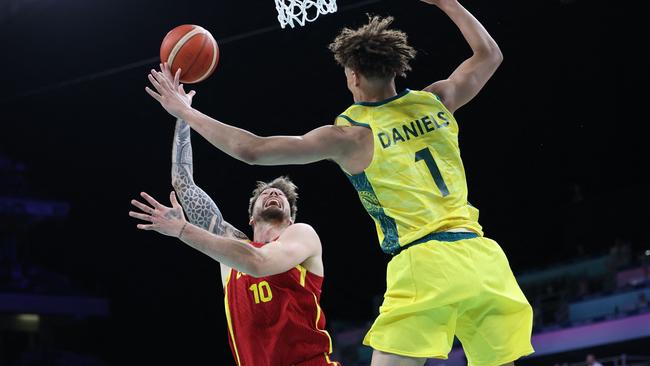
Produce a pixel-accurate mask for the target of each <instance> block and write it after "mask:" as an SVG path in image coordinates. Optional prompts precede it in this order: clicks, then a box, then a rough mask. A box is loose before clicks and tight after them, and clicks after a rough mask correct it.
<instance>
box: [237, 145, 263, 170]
mask: <svg viewBox="0 0 650 366" xmlns="http://www.w3.org/2000/svg"><path fill="white" fill-rule="evenodd" d="M261 145H262V141H261V140H260V141H255V142H253V143H247V144H240V145H238V146H236V147H235V149H234V152H235V158H237V159H238V160H241V161H242V162H244V163H246V164H248V165H258V164H259V163H260V161H261V158H262V151H261V150H262V149H261V148H260V147H261Z"/></svg>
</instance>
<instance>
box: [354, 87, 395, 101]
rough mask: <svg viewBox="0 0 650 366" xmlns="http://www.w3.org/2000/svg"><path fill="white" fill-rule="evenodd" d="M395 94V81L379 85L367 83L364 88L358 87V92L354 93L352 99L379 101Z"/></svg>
mask: <svg viewBox="0 0 650 366" xmlns="http://www.w3.org/2000/svg"><path fill="white" fill-rule="evenodd" d="M395 95H397V91H396V90H395V83H394V82H391V83H385V84H381V85H368V86H367V87H365V88H363V89H362V88H359V90H358V94H357V95H355V96H354V97H355V98H354V101H355V102H356V103H359V102H381V101H384V100H386V99H388V98H390V97H394V96H395Z"/></svg>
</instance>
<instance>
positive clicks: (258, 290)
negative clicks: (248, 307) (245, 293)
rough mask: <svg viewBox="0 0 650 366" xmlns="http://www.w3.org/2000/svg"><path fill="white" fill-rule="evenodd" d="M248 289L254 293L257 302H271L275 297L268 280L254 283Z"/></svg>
mask: <svg viewBox="0 0 650 366" xmlns="http://www.w3.org/2000/svg"><path fill="white" fill-rule="evenodd" d="M248 289H249V290H250V291H251V292H252V293H253V299H254V300H255V303H256V304H259V303H260V302H269V301H271V299H273V293H272V292H271V286H269V283H268V282H266V281H262V282H260V283H254V284H252V285H251V286H250V287H249V288H248Z"/></svg>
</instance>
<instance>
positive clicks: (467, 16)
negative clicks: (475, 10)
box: [422, 0, 503, 113]
mask: <svg viewBox="0 0 650 366" xmlns="http://www.w3.org/2000/svg"><path fill="white" fill-rule="evenodd" d="M422 1H424V2H426V3H428V4H433V5H436V6H438V7H439V8H440V9H441V10H442V11H443V12H445V14H447V16H449V18H450V19H451V20H452V21H453V22H454V24H456V26H457V27H458V29H460V31H461V33H462V34H463V37H465V40H466V41H467V43H468V44H469V46H470V47H471V49H472V52H473V54H472V56H471V57H470V58H468V59H467V60H465V61H464V62H463V63H461V64H460V66H458V68H456V70H454V72H453V73H452V74H451V75H450V76H449V77H448V78H447V79H444V80H440V81H437V82H435V83H433V84H431V85H429V86H428V87H426V88H425V89H424V90H426V91H430V92H432V93H434V94H437V95H438V96H439V97H440V98H441V99H442V102H443V103H444V104H445V106H446V107H447V109H449V111H450V112H452V113H454V112H455V111H456V110H457V109H458V108H460V107H462V106H463V105H465V104H466V103H468V102H469V101H470V100H472V99H473V98H474V97H475V96H476V95H477V94H478V92H479V91H480V90H481V89H482V88H483V86H485V84H486V83H487V81H488V80H489V79H490V77H492V75H493V74H494V72H495V71H496V69H497V68H498V67H499V65H500V64H501V61H502V60H503V55H502V54H501V50H500V49H499V46H498V45H497V43H496V42H495V41H494V39H492V37H491V36H490V34H489V33H488V32H487V30H486V29H485V28H484V27H483V26H482V25H481V23H479V21H478V20H476V18H475V17H474V16H473V15H472V14H471V13H470V12H469V11H467V10H466V9H465V8H464V7H463V6H462V5H461V4H459V3H458V1H457V0H422Z"/></svg>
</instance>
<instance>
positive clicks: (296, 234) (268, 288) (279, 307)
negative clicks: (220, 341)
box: [129, 92, 339, 366]
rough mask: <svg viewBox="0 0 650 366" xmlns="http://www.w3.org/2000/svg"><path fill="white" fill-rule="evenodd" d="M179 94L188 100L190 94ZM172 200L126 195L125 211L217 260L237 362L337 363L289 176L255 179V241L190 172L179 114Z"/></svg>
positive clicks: (317, 263) (307, 230)
mask: <svg viewBox="0 0 650 366" xmlns="http://www.w3.org/2000/svg"><path fill="white" fill-rule="evenodd" d="M183 94H184V95H185V96H186V98H187V99H188V101H189V102H191V98H192V96H193V93H191V92H190V94H185V93H184V92H183ZM172 184H173V186H174V189H175V191H176V192H177V194H178V197H179V198H180V200H181V202H182V203H183V206H184V207H185V212H186V213H187V217H188V218H189V222H188V221H186V220H185V218H184V214H183V209H182V208H181V205H180V204H179V203H178V201H177V200H176V195H175V193H174V192H172V193H171V197H170V199H171V203H172V207H165V206H163V205H162V204H160V203H158V202H157V201H156V200H155V199H153V198H152V197H151V196H149V195H147V194H146V193H144V192H143V193H142V197H143V198H144V199H145V200H146V201H147V202H148V203H149V204H150V205H151V206H148V205H146V204H143V203H141V202H139V201H136V200H133V201H131V202H132V204H133V205H134V206H136V207H137V208H139V209H140V210H142V213H138V212H133V211H132V212H130V213H129V215H130V216H132V217H135V218H138V219H142V220H144V221H148V222H149V224H139V225H138V228H140V229H143V230H155V231H157V232H159V233H161V234H165V235H169V236H175V237H178V238H179V239H181V240H182V241H183V242H185V243H186V244H188V245H190V246H191V247H193V248H195V249H197V250H199V251H201V252H203V253H204V254H207V255H208V256H210V257H212V258H213V259H215V260H217V261H218V262H219V263H220V264H221V280H222V283H223V286H224V292H225V308H226V319H227V321H228V335H229V341H230V346H231V349H232V353H233V357H234V358H235V360H236V362H237V365H238V366H290V365H296V366H321V365H339V364H338V363H336V362H332V361H330V359H329V354H330V353H331V352H332V341H331V339H330V336H329V334H328V333H327V331H326V330H325V315H324V314H323V312H322V310H321V308H320V304H319V302H320V293H321V286H322V283H323V260H322V256H321V255H322V254H321V253H322V249H321V243H320V239H319V237H318V235H317V234H316V232H315V231H314V229H313V228H312V227H311V226H310V225H307V224H302V223H298V224H295V223H294V221H295V217H296V210H297V206H296V201H297V198H298V195H297V193H296V186H295V185H294V184H293V183H292V182H291V181H290V180H289V179H288V178H286V177H280V178H277V179H275V180H273V181H272V182H270V183H264V182H258V184H257V188H256V189H255V190H254V191H253V196H252V197H251V199H250V203H249V216H250V225H251V226H252V227H253V235H254V236H253V239H254V241H253V242H249V240H248V238H247V237H246V235H245V234H244V233H242V232H241V231H239V230H237V229H236V228H235V227H233V226H232V225H231V224H229V223H228V222H226V221H224V219H223V216H222V214H221V212H220V210H219V209H218V208H217V205H216V204H215V203H214V201H213V200H212V199H211V198H210V196H208V195H207V194H206V193H205V192H204V191H203V190H202V189H201V188H199V187H198V186H197V185H196V184H195V183H194V179H193V163H192V145H191V141H190V126H189V125H188V124H187V123H186V122H185V121H183V120H181V119H179V120H177V121H176V129H175V133H174V145H173V149H172Z"/></svg>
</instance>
